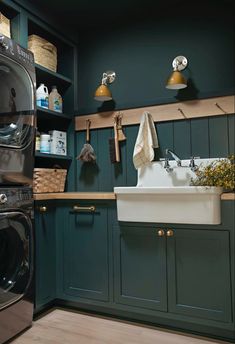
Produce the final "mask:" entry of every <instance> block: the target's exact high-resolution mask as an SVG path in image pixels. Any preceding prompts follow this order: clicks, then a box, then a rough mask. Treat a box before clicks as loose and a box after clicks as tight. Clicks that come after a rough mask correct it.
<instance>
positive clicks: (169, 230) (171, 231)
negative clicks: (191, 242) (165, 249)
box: [166, 229, 174, 237]
mask: <svg viewBox="0 0 235 344" xmlns="http://www.w3.org/2000/svg"><path fill="white" fill-rule="evenodd" d="M173 235H174V231H173V230H172V229H168V231H167V232H166V236H168V237H172V236H173Z"/></svg>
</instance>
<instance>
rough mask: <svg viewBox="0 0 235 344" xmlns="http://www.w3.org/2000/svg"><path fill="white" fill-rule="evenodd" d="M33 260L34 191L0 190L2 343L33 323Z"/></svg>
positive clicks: (19, 189)
mask: <svg viewBox="0 0 235 344" xmlns="http://www.w3.org/2000/svg"><path fill="white" fill-rule="evenodd" d="M33 257H34V231H33V194H32V189H31V188H29V187H20V188H15V187H12V188H0V344H2V343H5V342H6V341H8V340H9V339H11V338H12V337H14V336H15V335H17V334H19V333H20V332H21V331H22V330H24V329H26V328H27V327H29V326H31V324H32V318H33V302H34V293H33Z"/></svg>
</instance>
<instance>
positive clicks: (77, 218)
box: [62, 202, 109, 301]
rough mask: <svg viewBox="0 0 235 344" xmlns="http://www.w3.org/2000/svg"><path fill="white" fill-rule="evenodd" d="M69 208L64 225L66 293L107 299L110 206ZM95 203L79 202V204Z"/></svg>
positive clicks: (80, 296) (88, 297) (64, 281)
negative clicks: (76, 209)
mask: <svg viewBox="0 0 235 344" xmlns="http://www.w3.org/2000/svg"><path fill="white" fill-rule="evenodd" d="M74 205H75V206H76V204H71V206H70V207H67V208H66V210H65V211H66V214H65V216H66V221H67V224H66V226H63V238H62V240H63V265H64V269H63V293H64V294H65V297H66V294H67V295H71V296H74V297H75V298H76V299H77V298H86V299H93V300H102V301H108V298H109V282H108V281H109V280H108V276H109V274H108V207H107V205H105V204H104V205H101V204H95V211H94V212H92V211H91V212H89V210H88V212H87V211H86V210H84V211H82V210H79V211H73V207H74ZM92 205H93V204H88V203H81V202H80V203H79V206H80V207H90V206H92Z"/></svg>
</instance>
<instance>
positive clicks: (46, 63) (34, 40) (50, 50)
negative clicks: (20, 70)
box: [28, 35, 57, 72]
mask: <svg viewBox="0 0 235 344" xmlns="http://www.w3.org/2000/svg"><path fill="white" fill-rule="evenodd" d="M28 49H29V50H31V51H32V53H33V54H34V60H35V63H38V64H39V65H41V66H43V67H46V68H47V69H50V70H52V71H53V72H56V71H57V49H56V47H55V46H54V45H53V44H52V43H50V42H48V41H47V40H45V39H44V38H41V37H39V36H37V35H31V36H29V37H28Z"/></svg>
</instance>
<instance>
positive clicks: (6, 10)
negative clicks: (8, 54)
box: [0, 1, 20, 43]
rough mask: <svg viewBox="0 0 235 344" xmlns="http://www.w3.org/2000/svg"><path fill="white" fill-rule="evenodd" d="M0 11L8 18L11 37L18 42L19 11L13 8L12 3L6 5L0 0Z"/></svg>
mask: <svg viewBox="0 0 235 344" xmlns="http://www.w3.org/2000/svg"><path fill="white" fill-rule="evenodd" d="M0 12H1V13H2V14H3V15H4V16H5V17H7V18H8V19H9V20H10V27H11V38H12V39H14V40H15V41H16V42H18V43H19V39H20V36H19V20H20V19H19V16H20V15H19V11H18V10H17V9H16V8H15V5H14V3H12V4H10V5H8V4H6V3H4V1H0Z"/></svg>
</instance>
